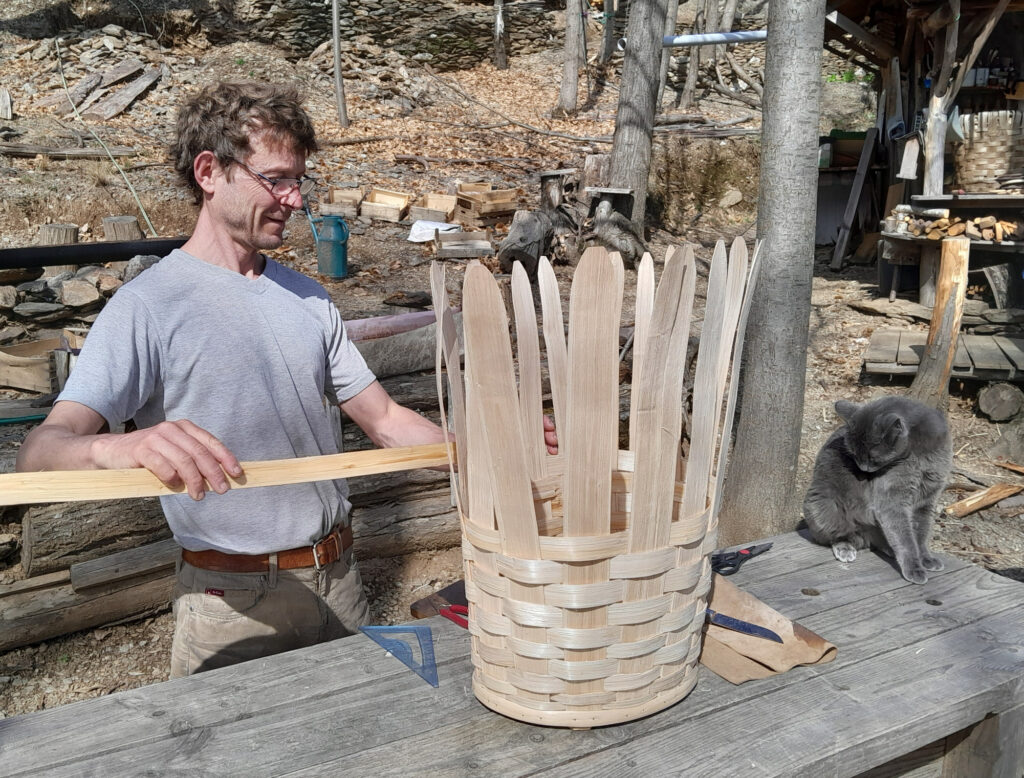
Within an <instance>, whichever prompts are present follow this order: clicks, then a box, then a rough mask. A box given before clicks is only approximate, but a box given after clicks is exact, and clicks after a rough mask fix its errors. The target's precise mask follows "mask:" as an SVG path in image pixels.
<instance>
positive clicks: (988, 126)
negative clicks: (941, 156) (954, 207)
mask: <svg viewBox="0 0 1024 778" xmlns="http://www.w3.org/2000/svg"><path fill="white" fill-rule="evenodd" d="M962 121H963V129H964V142H963V143H961V144H960V146H959V147H958V148H957V151H956V161H955V168H956V182H957V186H958V187H959V188H960V189H963V190H964V191H966V192H970V193H975V194H977V193H983V192H999V193H1001V194H1020V193H1021V190H1020V189H1001V188H1000V185H999V181H998V180H997V179H998V178H999V176H1002V175H1005V174H1007V173H1012V172H1015V171H1020V170H1022V169H1024V114H1022V113H1020V112H1018V111H982V112H979V113H974V114H968V115H966V116H964V117H963V118H962Z"/></svg>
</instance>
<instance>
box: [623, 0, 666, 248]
mask: <svg viewBox="0 0 1024 778" xmlns="http://www.w3.org/2000/svg"><path fill="white" fill-rule="evenodd" d="M668 2H669V0H634V2H633V5H632V8H631V9H630V13H629V24H628V26H627V28H626V56H625V60H624V61H623V64H622V82H621V87H620V89H619V106H618V112H617V115H616V119H615V136H614V138H613V139H612V174H611V185H612V186H613V187H620V188H625V189H632V190H633V211H632V216H631V217H630V218H631V220H632V222H633V223H634V224H635V225H637V226H638V228H639V229H640V230H642V229H643V223H644V210H645V208H646V205H647V177H648V175H649V173H650V168H651V138H652V136H653V134H654V113H655V108H656V101H657V99H658V68H659V66H660V64H661V49H662V46H661V40H662V38H663V37H664V35H665V16H666V8H667V6H668Z"/></svg>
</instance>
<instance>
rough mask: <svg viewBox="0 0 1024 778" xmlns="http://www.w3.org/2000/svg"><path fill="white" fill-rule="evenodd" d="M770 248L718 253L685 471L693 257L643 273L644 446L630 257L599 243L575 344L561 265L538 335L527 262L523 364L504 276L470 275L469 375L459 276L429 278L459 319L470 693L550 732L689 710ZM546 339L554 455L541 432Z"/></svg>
mask: <svg viewBox="0 0 1024 778" xmlns="http://www.w3.org/2000/svg"><path fill="white" fill-rule="evenodd" d="M757 253H758V252H757V250H755V252H754V256H755V259H754V260H753V261H752V262H748V255H747V248H746V245H745V244H744V243H743V242H742V241H741V240H736V241H735V242H734V243H733V245H732V247H731V250H729V251H727V250H726V246H725V244H724V243H723V242H719V244H718V246H717V248H716V249H715V252H714V255H713V257H712V262H711V270H710V274H709V278H708V290H707V303H706V310H705V318H704V325H703V330H702V336H701V344H700V348H699V351H698V357H697V366H696V375H695V378H694V390H693V408H692V411H691V417H692V421H693V434H692V440H690V447H689V455H688V458H687V460H686V461H685V462H684V461H682V460H681V456H680V452H681V445H680V443H681V435H682V428H683V424H682V421H683V407H682V399H681V398H682V396H683V384H684V378H685V370H686V349H687V342H688V339H689V334H690V321H691V318H692V311H693V303H694V296H695V286H696V264H695V261H694V256H693V250H692V249H691V248H690V247H688V246H687V247H683V248H679V249H672V250H670V251H669V252H668V254H667V256H666V258H665V265H664V269H663V270H662V273H661V279H660V282H659V283H658V284H657V285H656V284H655V272H654V263H653V260H652V258H651V257H650V256H649V255H645V256H644V258H643V259H642V260H641V262H640V264H639V266H638V268H637V298H636V317H635V329H634V342H633V348H634V356H633V377H632V387H631V394H630V418H629V448H628V450H620V448H619V329H620V324H621V322H620V318H621V309H622V298H623V284H624V272H623V267H622V261H621V259H620V257H619V255H618V254H613V253H609V252H608V251H606V250H604V249H588V250H587V251H586V252H585V253H584V255H583V257H581V259H580V262H579V264H578V265H577V267H576V270H575V275H574V278H573V284H572V289H571V293H570V298H569V312H568V320H569V326H568V335H566V330H565V326H564V323H563V314H562V308H561V302H560V297H559V293H558V286H557V281H556V279H555V275H554V272H553V270H552V268H551V265H550V264H549V262H548V260H547V259H546V258H541V261H540V263H539V265H538V269H537V280H538V290H537V291H538V298H539V300H540V307H541V311H542V324H541V326H540V327H538V325H537V319H536V316H537V312H536V310H535V306H534V296H533V290H532V289H531V288H530V285H529V281H528V279H527V276H526V273H525V272H522V269H521V268H520V267H518V265H517V266H516V269H515V271H514V272H513V274H512V279H511V300H512V304H513V317H512V318H513V320H514V322H515V338H514V342H515V344H516V348H515V355H514V354H513V346H512V342H513V341H512V340H510V338H509V316H508V313H507V312H506V309H505V305H504V302H503V298H502V294H501V291H500V290H499V287H498V284H497V281H496V280H495V278H494V277H493V275H492V274H491V272H490V271H489V270H487V268H486V267H484V266H483V265H481V264H479V263H473V264H471V265H470V266H469V267H468V268H467V270H466V276H465V280H464V284H463V290H462V310H463V327H464V335H465V349H464V350H465V366H464V367H463V366H462V364H461V363H460V358H459V355H460V348H459V343H458V337H457V334H456V332H455V328H454V319H453V318H452V317H451V316H450V315H447V314H446V312H447V311H448V299H447V292H446V290H445V285H444V277H443V271H442V270H441V268H440V266H439V265H436V264H435V266H434V268H433V269H432V275H431V281H432V290H433V294H434V307H435V310H437V311H439V312H441V315H439V319H440V320H441V322H442V326H441V327H439V328H438V367H439V369H438V375H439V381H438V391H439V395H440V394H442V393H443V392H442V390H443V385H442V382H441V379H440V375H441V369H440V368H441V362H442V359H443V361H444V363H445V364H446V365H447V377H448V387H449V389H448V394H449V397H448V401H449V402H450V406H449V407H450V409H451V412H452V415H453V417H454V418H453V419H452V422H453V424H452V426H453V428H454V431H455V435H456V440H457V446H456V449H457V451H458V456H459V478H458V481H457V484H456V488H455V497H456V500H457V502H458V504H459V510H460V513H461V516H462V527H463V554H464V558H465V572H466V596H467V599H468V600H469V603H470V619H469V629H470V632H471V634H472V658H473V665H474V668H475V671H474V676H473V690H474V693H475V694H476V696H477V697H478V698H479V699H480V701H481V702H483V703H484V704H485V705H487V706H488V707H490V708H492V709H493V710H495V711H498V712H499V713H502V714H505V715H508V716H511V717H513V718H516V719H520V720H522V721H528V722H531V723H535V724H545V725H551V726H567V727H591V726H599V725H605V724H616V723H621V722H623V721H629V720H631V719H635V718H639V717H641V716H645V715H648V714H650V713H654V712H656V711H658V710H661V709H663V708H665V707H667V706H669V705H671V704H673V703H675V702H677V701H678V700H680V699H682V698H683V697H685V696H686V694H688V693H689V691H690V690H691V689H692V688H693V685H694V683H696V665H697V660H698V656H699V654H700V648H701V627H702V625H703V623H704V610H705V606H706V598H707V595H708V589H709V586H710V582H711V569H710V563H709V555H710V552H711V551H712V550H713V548H714V546H715V533H716V530H717V522H716V518H715V515H716V512H717V501H718V497H719V491H720V486H721V482H722V478H723V474H724V468H725V455H726V450H727V448H728V447H727V446H726V445H722V442H723V441H727V440H728V438H729V435H730V432H731V424H732V413H733V411H732V407H733V403H734V401H735V396H736V392H735V383H736V382H735V381H731V380H730V376H731V367H732V366H733V365H738V364H739V360H738V357H739V353H740V350H741V348H742V330H743V327H744V324H745V321H746V312H747V310H748V308H749V301H750V295H749V293H748V290H749V289H750V288H752V286H753V283H752V281H753V278H754V275H755V273H756V267H757V261H756V256H757ZM541 334H542V335H543V339H544V352H545V354H546V358H547V368H548V376H549V385H550V386H549V388H550V396H551V407H552V408H553V415H554V418H555V423H556V429H557V430H558V439H559V453H558V454H557V455H550V454H548V453H547V450H546V447H545V445H544V440H543V428H542V397H543V387H542V382H541V375H542V373H541V362H540V360H541V347H540V337H541ZM514 356H515V358H514ZM517 367H518V373H517ZM440 399H441V407H442V415H445V414H444V412H443V411H444V408H445V406H446V403H445V398H444V397H443V396H442V397H441V398H440ZM723 409H724V410H723Z"/></svg>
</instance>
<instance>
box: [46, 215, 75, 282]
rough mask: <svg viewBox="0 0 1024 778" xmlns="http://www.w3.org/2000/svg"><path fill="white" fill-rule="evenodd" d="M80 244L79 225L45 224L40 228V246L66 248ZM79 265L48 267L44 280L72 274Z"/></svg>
mask: <svg viewBox="0 0 1024 778" xmlns="http://www.w3.org/2000/svg"><path fill="white" fill-rule="evenodd" d="M68 243H78V225H77V224H43V225H40V227H39V245H40V246H64V245H67V244H68ZM77 269H78V265H48V266H46V267H44V268H43V278H53V277H54V276H58V275H60V274H61V273H63V272H65V271H68V270H70V271H71V272H72V273H73V272H74V271H75V270H77Z"/></svg>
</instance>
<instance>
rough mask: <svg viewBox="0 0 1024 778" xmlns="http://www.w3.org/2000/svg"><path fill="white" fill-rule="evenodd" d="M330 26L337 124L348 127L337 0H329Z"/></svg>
mask: <svg viewBox="0 0 1024 778" xmlns="http://www.w3.org/2000/svg"><path fill="white" fill-rule="evenodd" d="M331 26H332V29H333V38H334V97H335V100H337V102H338V124H340V125H341V126H342V127H348V107H347V106H346V104H345V79H343V78H342V77H341V31H340V28H339V26H338V0H331Z"/></svg>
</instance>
